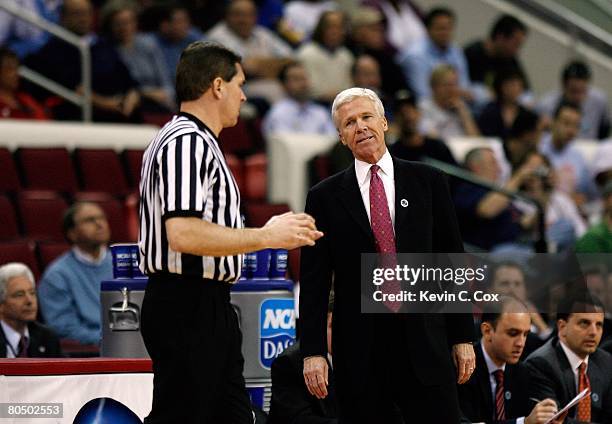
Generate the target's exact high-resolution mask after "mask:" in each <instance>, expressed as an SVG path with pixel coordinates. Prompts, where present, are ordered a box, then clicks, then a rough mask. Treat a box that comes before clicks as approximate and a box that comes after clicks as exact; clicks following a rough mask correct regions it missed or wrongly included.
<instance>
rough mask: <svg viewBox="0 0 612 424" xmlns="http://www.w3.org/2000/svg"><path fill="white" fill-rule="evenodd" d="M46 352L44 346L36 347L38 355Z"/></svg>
mask: <svg viewBox="0 0 612 424" xmlns="http://www.w3.org/2000/svg"><path fill="white" fill-rule="evenodd" d="M46 350H47V349H46V348H45V347H44V346H38V351H39V352H40V353H45V351H46Z"/></svg>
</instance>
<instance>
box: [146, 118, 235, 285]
mask: <svg viewBox="0 0 612 424" xmlns="http://www.w3.org/2000/svg"><path fill="white" fill-rule="evenodd" d="M172 217H198V218H201V219H203V220H206V221H209V222H212V223H215V224H219V225H223V226H226V227H231V228H242V226H243V225H242V218H241V215H240V193H239V191H238V186H237V185H236V181H235V180H234V177H233V176H232V174H231V172H230V170H229V168H228V166H227V164H226V163H225V158H224V157H223V154H222V153H221V150H220V149H219V143H218V141H217V139H216V137H215V136H214V134H213V133H212V131H210V129H208V127H206V125H204V123H203V122H201V121H200V120H199V119H198V118H196V117H195V116H193V115H190V114H187V113H183V112H181V113H180V114H179V115H177V116H174V117H173V118H172V120H171V121H170V122H168V123H167V124H166V125H165V126H164V127H163V128H162V129H161V130H160V131H159V133H157V136H156V137H155V139H154V140H153V141H152V142H151V144H149V146H148V147H147V149H146V151H145V153H144V158H143V164H142V171H141V181H140V237H139V243H138V244H139V248H140V257H141V261H140V268H141V269H142V270H143V271H145V272H146V273H147V274H152V273H156V272H169V273H174V274H182V275H189V276H196V277H203V278H207V279H211V280H216V281H226V282H230V283H233V282H235V281H236V280H238V278H239V277H240V268H241V265H242V255H235V256H223V257H209V256H204V257H202V256H195V255H190V254H186V253H179V252H175V251H173V250H172V249H170V247H169V246H168V238H167V236H166V227H165V220H166V219H168V218H172Z"/></svg>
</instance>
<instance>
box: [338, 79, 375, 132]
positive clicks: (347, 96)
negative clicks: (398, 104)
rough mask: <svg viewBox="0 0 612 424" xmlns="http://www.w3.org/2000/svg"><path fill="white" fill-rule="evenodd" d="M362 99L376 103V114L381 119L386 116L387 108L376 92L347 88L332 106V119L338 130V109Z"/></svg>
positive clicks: (339, 94) (366, 89)
mask: <svg viewBox="0 0 612 424" xmlns="http://www.w3.org/2000/svg"><path fill="white" fill-rule="evenodd" d="M360 97H365V98H366V99H370V100H371V101H372V103H374V109H376V112H377V113H378V114H379V115H380V116H381V117H384V116H385V107H384V106H383V104H382V101H381V100H380V97H378V95H377V94H376V93H375V92H374V91H372V90H370V89H369V88H360V87H352V88H347V89H346V90H343V91H341V92H340V93H338V95H337V96H336V98H335V99H334V103H333V104H332V111H331V113H332V119H333V121H334V125H336V128H337V129H338V122H336V114H337V113H338V109H340V107H341V106H342V105H344V104H346V103H349V102H352V101H353V100H355V99H357V98H360Z"/></svg>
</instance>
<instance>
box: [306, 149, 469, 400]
mask: <svg viewBox="0 0 612 424" xmlns="http://www.w3.org/2000/svg"><path fill="white" fill-rule="evenodd" d="M393 164H394V174H395V238H396V250H397V252H398V253H409V252H462V251H463V245H462V242H461V237H460V234H459V229H458V225H457V218H456V216H455V213H454V209H453V204H452V202H451V198H450V194H449V190H448V184H447V181H446V178H445V177H444V175H443V174H442V173H441V172H439V171H437V170H435V169H434V168H432V167H429V166H427V165H424V164H420V163H415V162H407V161H404V160H401V159H396V158H393ZM402 199H406V200H407V201H408V206H407V207H402V206H401V203H400V202H401V200H402ZM404 204H405V202H404ZM306 212H307V213H309V214H311V215H312V216H313V217H314V218H315V220H316V223H317V227H318V228H319V229H320V230H321V231H323V233H324V236H323V237H322V238H321V239H319V240H318V241H317V243H316V245H315V246H312V247H305V248H302V252H301V254H302V256H301V258H302V260H301V274H300V277H301V278H300V282H301V284H300V320H301V324H302V327H301V330H302V332H301V337H302V338H301V349H302V355H303V356H304V357H307V356H313V355H322V356H325V355H326V353H327V341H326V319H327V303H328V294H329V290H330V286H331V282H332V276H333V280H334V293H335V302H334V315H333V324H332V328H333V329H332V334H333V339H332V344H333V351H334V366H335V370H334V371H335V375H336V383H337V387H338V390H340V389H341V387H340V386H342V390H346V391H352V394H358V393H360V392H361V390H362V388H363V385H364V379H363V378H361V376H362V375H363V374H362V371H363V370H368V369H370V366H371V365H372V364H371V362H370V356H371V354H372V352H373V349H375V348H376V346H374V342H373V340H375V336H376V334H377V332H380V327H377V326H376V324H377V322H379V321H378V320H377V318H379V316H378V315H368V314H361V312H360V311H361V307H360V301H361V299H360V281H361V276H360V270H361V266H360V264H361V253H376V248H375V242H374V236H373V234H372V230H371V228H370V223H369V220H368V216H367V213H366V210H365V207H364V204H363V200H362V198H361V194H360V192H359V186H358V183H357V178H356V174H355V167H354V165H353V164H351V165H350V166H349V167H348V168H347V169H346V170H345V171H343V172H341V173H339V174H336V175H334V176H332V177H329V178H328V179H326V180H324V181H322V182H321V183H319V184H317V185H316V186H315V187H313V188H312V189H311V190H310V191H309V193H308V198H307V200H306ZM384 318H389V319H392V320H394V321H393V323H394V324H395V323H398V326H399V327H400V328H401V329H403V330H405V331H403V332H401V331H400V332H399V334H397V337H400V338H405V339H407V340H409V342H408V349H409V351H410V355H409V357H408V358H406V359H407V360H409V361H411V363H412V365H413V368H414V372H415V373H416V375H417V380H418V382H415V383H416V386H415V387H418V385H439V384H447V383H452V381H454V378H455V375H456V373H455V369H454V366H453V364H452V360H451V356H450V354H449V344H456V343H461V342H469V341H472V340H473V333H472V317H471V315H457V314H454V315H452V316H451V315H449V316H445V315H440V314H438V315H434V314H431V315H423V314H397V315H394V316H389V315H387V316H386V317H384ZM393 342H394V341H393ZM385 365H387V364H385ZM388 366H390V367H391V366H393V364H389V365H388ZM400 366H401V364H400ZM415 383H413V384H415ZM344 393H346V392H344Z"/></svg>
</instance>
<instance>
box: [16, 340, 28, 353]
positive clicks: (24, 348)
mask: <svg viewBox="0 0 612 424" xmlns="http://www.w3.org/2000/svg"><path fill="white" fill-rule="evenodd" d="M18 349H19V352H18V353H17V357H18V358H27V357H28V338H27V337H26V336H21V338H20V339H19V345H18Z"/></svg>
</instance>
